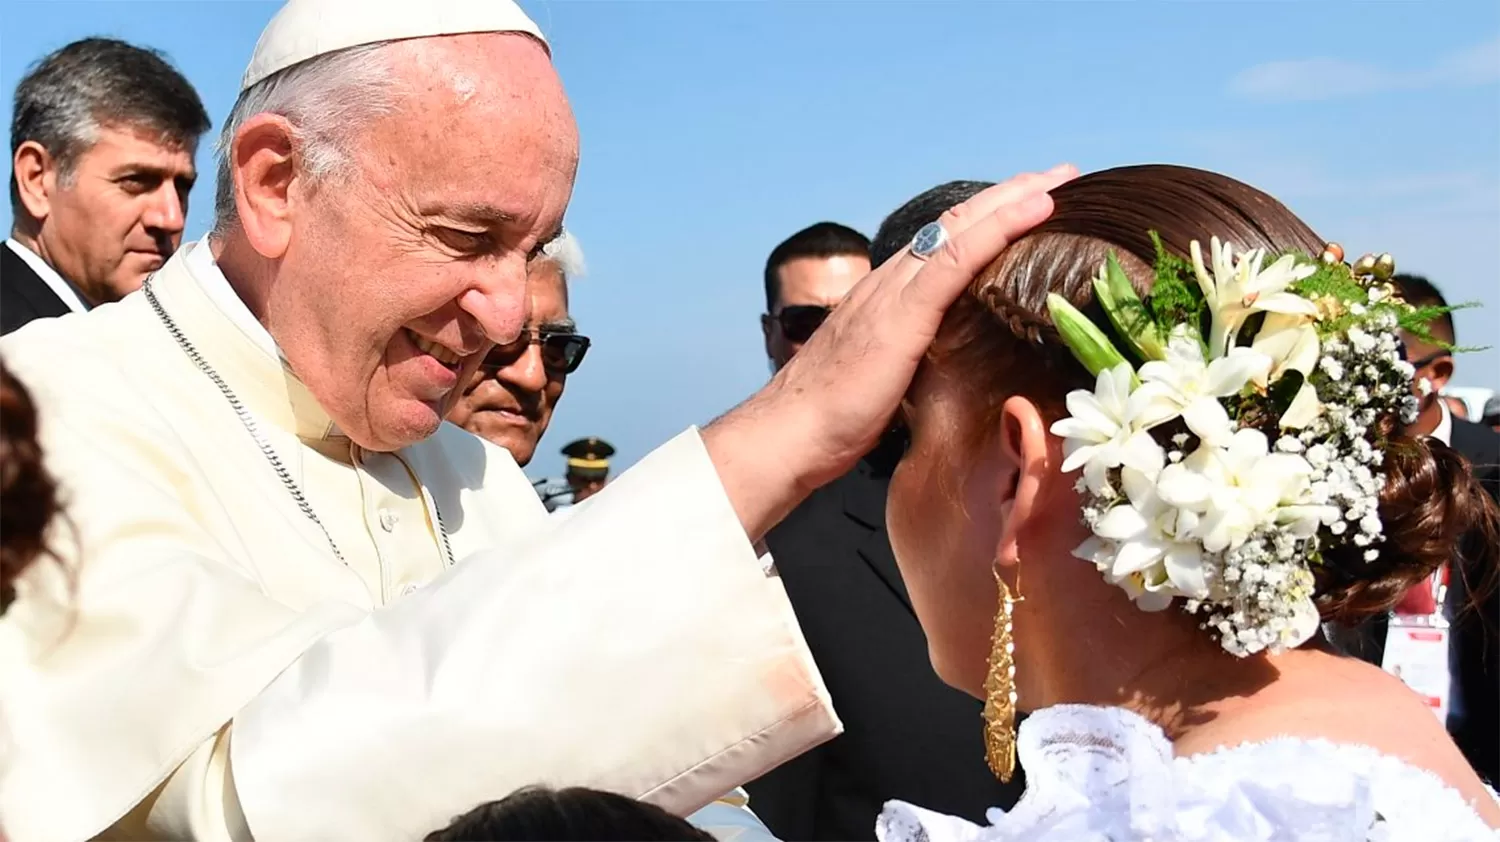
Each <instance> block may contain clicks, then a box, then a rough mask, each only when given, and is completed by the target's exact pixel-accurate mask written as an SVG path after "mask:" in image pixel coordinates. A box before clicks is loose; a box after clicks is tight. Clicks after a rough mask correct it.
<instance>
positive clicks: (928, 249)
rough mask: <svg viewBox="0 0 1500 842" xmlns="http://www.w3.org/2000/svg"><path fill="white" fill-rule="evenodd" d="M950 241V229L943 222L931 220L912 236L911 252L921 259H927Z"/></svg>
mask: <svg viewBox="0 0 1500 842" xmlns="http://www.w3.org/2000/svg"><path fill="white" fill-rule="evenodd" d="M947 242H948V229H946V228H944V227H943V224H942V223H941V222H929V223H927V224H926V225H923V226H922V227H921V228H919V229H917V234H916V236H914V237H912V238H911V253H912V256H913V257H916V258H918V259H919V260H926V259H927V258H929V257H931V256H933V255H934V254H936V253H937V250H938V249H940V248H942V247H943V245H944V244H946V243H947Z"/></svg>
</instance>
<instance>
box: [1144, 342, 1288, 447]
mask: <svg viewBox="0 0 1500 842" xmlns="http://www.w3.org/2000/svg"><path fill="white" fill-rule="evenodd" d="M1270 367H1271V359H1270V357H1267V356H1266V355H1265V354H1262V353H1261V352H1259V351H1256V350H1254V349H1252V348H1234V349H1231V350H1230V352H1229V354H1228V355H1226V356H1222V357H1219V358H1218V359H1215V360H1213V361H1212V362H1205V360H1204V359H1203V347H1202V346H1201V345H1200V344H1199V343H1198V341H1197V339H1196V338H1194V337H1193V336H1191V335H1190V334H1188V333H1187V332H1185V331H1174V332H1173V334H1172V338H1171V339H1170V340H1168V342H1167V358H1166V359H1164V360H1152V361H1151V362H1148V363H1146V364H1145V365H1143V366H1141V372H1140V376H1141V381H1142V386H1141V389H1140V390H1139V391H1141V392H1143V393H1145V394H1144V396H1143V397H1142V398H1141V403H1142V410H1141V411H1142V415H1143V417H1145V418H1156V417H1159V416H1165V417H1168V418H1173V417H1176V416H1177V415H1181V416H1182V420H1183V421H1184V422H1186V424H1187V425H1188V429H1190V430H1192V431H1193V434H1194V435H1196V436H1197V437H1198V438H1199V439H1201V440H1202V441H1203V442H1205V443H1208V444H1213V445H1217V446H1223V445H1225V444H1227V443H1228V441H1229V437H1230V436H1231V435H1232V434H1233V432H1234V423H1233V422H1232V421H1230V419H1229V413H1228V412H1227V411H1226V410H1225V409H1224V405H1223V404H1222V403H1220V402H1219V398H1227V397H1230V396H1231V395H1236V394H1238V393H1239V392H1240V390H1241V389H1243V388H1245V384H1246V383H1249V382H1251V381H1252V380H1254V379H1256V378H1258V377H1264V376H1265V373H1266V372H1267V371H1269V370H1270Z"/></svg>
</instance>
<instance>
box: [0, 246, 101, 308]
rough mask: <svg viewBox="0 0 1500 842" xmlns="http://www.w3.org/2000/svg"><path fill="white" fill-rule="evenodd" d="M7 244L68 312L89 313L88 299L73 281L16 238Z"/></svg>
mask: <svg viewBox="0 0 1500 842" xmlns="http://www.w3.org/2000/svg"><path fill="white" fill-rule="evenodd" d="M5 244H6V245H7V246H10V250H11V251H13V252H15V253H16V256H17V257H19V258H21V259H22V260H24V261H26V265H27V266H30V267H31V271H33V272H35V273H36V276H37V277H38V278H41V279H42V283H44V284H46V285H47V288H48V289H50V290H52V293H53V294H54V295H56V296H57V297H58V298H59V299H60V300H61V301H62V303H64V304H66V305H67V306H68V310H70V311H71V312H74V313H86V312H88V309H89V303H88V299H86V298H84V297H83V293H81V292H79V291H78V287H75V286H73V284H72V282H71V281H69V280H68V279H67V278H64V277H63V276H62V275H59V274H58V273H57V270H56V269H53V268H52V264H50V263H48V262H47V261H45V260H43V259H42V256H41V255H39V254H37V253H36V252H34V251H32V250H31V249H29V248H27V247H26V246H24V245H21V243H20V242H18V241H17V240H16V239H15V238H14V237H7V238H6V239H5Z"/></svg>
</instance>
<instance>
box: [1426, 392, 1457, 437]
mask: <svg viewBox="0 0 1500 842" xmlns="http://www.w3.org/2000/svg"><path fill="white" fill-rule="evenodd" d="M1437 404H1438V409H1439V410H1441V411H1442V413H1443V414H1442V417H1441V418H1439V419H1438V425H1437V427H1435V428H1434V429H1433V431H1432V432H1431V433H1430V434H1429V437H1430V438H1435V439H1437V440H1438V441H1440V442H1442V443H1443V444H1446V445H1449V446H1452V444H1453V413H1451V412H1449V411H1448V402H1447V401H1446V400H1444V399H1443V396H1442V395H1441V394H1439V395H1438V396H1437Z"/></svg>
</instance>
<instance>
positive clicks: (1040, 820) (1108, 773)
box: [876, 705, 1500, 842]
mask: <svg viewBox="0 0 1500 842" xmlns="http://www.w3.org/2000/svg"><path fill="white" fill-rule="evenodd" d="M1017 749H1018V754H1019V755H1020V759H1021V764H1022V766H1023V768H1025V770H1026V775H1027V790H1026V794H1025V795H1024V796H1023V797H1022V798H1021V801H1020V802H1019V803H1018V804H1016V806H1015V808H1014V809H1012V810H1011V811H1009V812H1005V811H1002V810H998V809H996V810H991V811H990V813H989V816H988V819H989V821H990V826H989V827H983V828H981V827H979V826H977V825H973V824H970V823H968V822H964V821H962V820H959V819H954V818H953V817H951V816H942V815H940V814H936V813H932V812H931V811H928V810H924V809H922V808H919V807H914V806H912V805H909V804H903V803H901V802H892V803H891V804H889V805H887V808H886V810H885V812H884V813H883V814H882V815H881V818H880V821H879V823H878V824H877V828H876V835H877V837H878V838H879V839H880V840H881V842H1009V840H1015V841H1016V842H1021V840H1025V842H1043V840H1057V841H1058V842H1105V840H1143V839H1150V840H1153V842H1178V841H1179V840H1181V842H1190V841H1192V842H1196V841H1197V840H1203V841H1204V842H1207V841H1208V840H1214V842H1219V840H1224V842H1228V841H1229V840H1234V842H1253V841H1254V840H1264V842H1271V840H1294V839H1295V840H1320V842H1471V841H1472V840H1487V842H1495V840H1500V831H1493V830H1491V829H1489V828H1488V827H1487V826H1486V825H1485V824H1484V821H1483V820H1482V819H1481V818H1480V817H1479V814H1478V812H1477V810H1476V809H1475V808H1474V805H1473V804H1471V803H1469V802H1468V801H1467V800H1465V799H1464V798H1463V796H1462V795H1460V794H1459V793H1458V791H1457V790H1454V789H1453V788H1451V787H1449V786H1448V785H1447V784H1445V783H1444V782H1443V781H1442V779H1441V778H1439V777H1438V776H1437V775H1435V774H1433V773H1431V772H1429V771H1427V770H1425V769H1420V768H1417V767H1415V766H1412V765H1410V764H1408V763H1406V762H1405V761H1403V760H1400V759H1399V758H1395V757H1391V756H1389V755H1384V754H1381V753H1380V752H1378V751H1376V750H1375V749H1373V748H1370V747H1368V746H1358V745H1342V744H1337V743H1333V742H1331V741H1328V740H1322V739H1303V738H1299V737H1290V736H1288V737H1279V738H1276V739H1272V740H1267V741H1264V742H1254V743H1251V742H1246V743H1242V744H1240V745H1238V746H1233V747H1225V748H1221V749H1218V750H1215V751H1213V752H1208V753H1204V754H1198V755H1192V756H1189V757H1181V758H1178V757H1174V756H1173V754H1172V746H1171V743H1170V742H1169V741H1168V740H1167V739H1166V735H1165V734H1163V733H1162V731H1161V729H1160V728H1158V727H1156V726H1155V725H1154V724H1152V723H1151V722H1149V721H1148V720H1146V719H1144V718H1143V717H1141V716H1138V715H1137V714H1134V713H1132V712H1130V711H1126V710H1123V709H1118V708H1100V707H1092V706H1085V705H1060V706H1057V707H1053V708H1048V709H1045V710H1041V711H1037V712H1036V713H1035V714H1033V715H1032V716H1031V718H1029V719H1028V720H1027V721H1026V722H1025V723H1024V724H1023V725H1022V727H1021V733H1020V735H1019V740H1018V741H1017ZM955 822H956V823H957V824H955Z"/></svg>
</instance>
